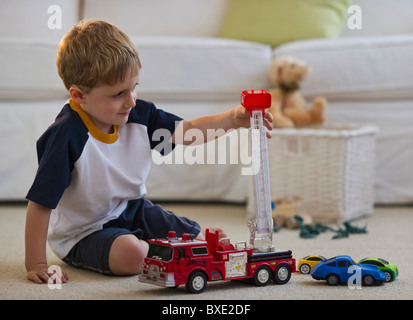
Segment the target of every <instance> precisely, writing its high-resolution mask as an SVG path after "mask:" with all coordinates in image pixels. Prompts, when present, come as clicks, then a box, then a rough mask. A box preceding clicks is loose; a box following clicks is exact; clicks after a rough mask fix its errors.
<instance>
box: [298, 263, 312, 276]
mask: <svg viewBox="0 0 413 320" xmlns="http://www.w3.org/2000/svg"><path fill="white" fill-rule="evenodd" d="M310 271H311V267H310V266H309V265H308V264H306V263H304V264H302V265H301V266H300V272H301V273H303V274H309V273H310Z"/></svg>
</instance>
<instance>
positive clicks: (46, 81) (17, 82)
mask: <svg viewBox="0 0 413 320" xmlns="http://www.w3.org/2000/svg"><path fill="white" fill-rule="evenodd" d="M56 53H57V43H55V42H54V41H50V42H48V41H40V40H39V41H36V40H30V39H8V40H7V39H0V61H1V73H0V99H1V100H9V99H16V100H26V99H43V98H47V99H52V98H66V97H67V96H68V93H67V90H66V88H65V87H64V85H63V83H62V80H61V79H60V77H59V75H58V74H57V67H56Z"/></svg>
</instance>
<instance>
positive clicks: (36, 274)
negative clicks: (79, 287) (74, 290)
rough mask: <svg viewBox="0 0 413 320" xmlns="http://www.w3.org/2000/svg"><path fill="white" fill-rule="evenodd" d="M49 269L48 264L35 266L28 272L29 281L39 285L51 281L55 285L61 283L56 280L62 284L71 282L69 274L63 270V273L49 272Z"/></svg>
mask: <svg viewBox="0 0 413 320" xmlns="http://www.w3.org/2000/svg"><path fill="white" fill-rule="evenodd" d="M49 269H50V267H49V266H48V265H47V264H46V263H39V264H35V265H33V266H31V268H30V270H28V271H27V279H29V280H31V281H33V282H35V283H39V284H42V283H48V281H49V279H51V280H53V283H57V282H59V281H56V280H60V283H66V282H67V280H69V277H68V276H67V273H66V272H64V271H63V270H62V271H61V272H49V271H51V270H49ZM52 276H53V277H52ZM56 277H57V278H56ZM51 280H50V281H51Z"/></svg>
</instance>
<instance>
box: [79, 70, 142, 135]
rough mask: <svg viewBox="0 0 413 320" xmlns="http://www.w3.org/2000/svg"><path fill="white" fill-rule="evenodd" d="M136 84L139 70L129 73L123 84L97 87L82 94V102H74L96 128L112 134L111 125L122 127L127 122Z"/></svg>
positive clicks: (132, 106) (134, 98)
mask: <svg viewBox="0 0 413 320" xmlns="http://www.w3.org/2000/svg"><path fill="white" fill-rule="evenodd" d="M138 82H139V70H137V72H133V71H131V72H130V73H129V74H128V76H126V77H125V80H124V81H123V82H119V83H116V84H115V85H98V86H96V87H94V88H93V89H92V90H90V91H89V92H88V93H83V99H81V100H82V101H76V99H75V101H76V102H78V103H79V104H80V106H81V108H82V110H83V111H85V112H86V113H87V114H88V115H89V117H90V119H91V120H92V122H93V124H94V125H95V126H96V128H98V129H99V130H100V131H102V132H105V133H112V132H113V125H122V124H125V123H126V122H127V121H128V118H129V113H130V111H131V109H132V108H134V107H135V100H136V92H135V87H136V85H137V84H138ZM71 95H72V94H71ZM72 98H74V97H73V95H72Z"/></svg>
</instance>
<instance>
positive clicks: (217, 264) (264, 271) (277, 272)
mask: <svg viewBox="0 0 413 320" xmlns="http://www.w3.org/2000/svg"><path fill="white" fill-rule="evenodd" d="M148 242H149V253H148V257H147V258H145V262H144V269H143V272H142V274H141V275H140V276H139V280H140V281H141V282H144V283H150V284H154V285H158V286H163V287H177V286H179V285H186V287H187V289H188V291H189V292H191V293H201V292H202V291H204V290H205V288H206V284H207V282H208V281H216V280H237V279H251V280H252V281H253V283H254V284H255V285H257V286H265V285H267V284H268V283H270V282H271V281H274V282H275V283H278V284H285V283H287V282H288V281H289V280H290V277H291V273H292V272H296V269H295V259H294V258H292V254H291V251H290V250H288V251H280V250H276V251H271V252H258V251H257V250H256V249H251V248H247V246H246V243H245V242H239V243H237V244H236V245H235V247H234V246H233V245H232V244H231V243H230V242H229V240H228V239H221V240H218V233H212V232H209V230H207V231H206V240H205V241H200V240H193V239H191V238H190V236H189V235H188V234H183V235H182V238H177V237H176V235H175V232H170V233H169V235H168V238H167V239H156V240H149V241H148ZM240 247H243V248H240Z"/></svg>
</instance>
